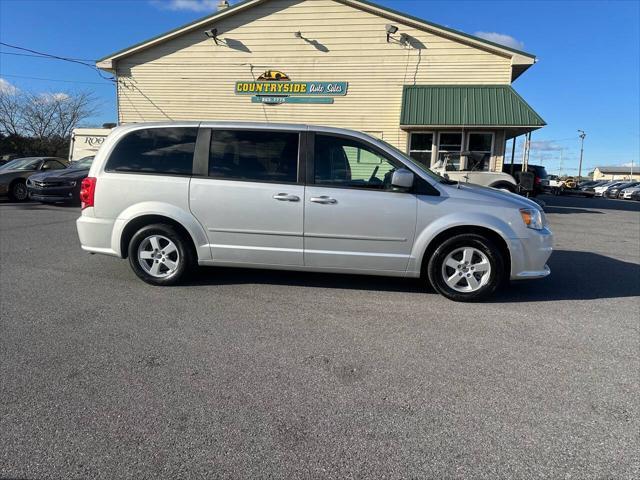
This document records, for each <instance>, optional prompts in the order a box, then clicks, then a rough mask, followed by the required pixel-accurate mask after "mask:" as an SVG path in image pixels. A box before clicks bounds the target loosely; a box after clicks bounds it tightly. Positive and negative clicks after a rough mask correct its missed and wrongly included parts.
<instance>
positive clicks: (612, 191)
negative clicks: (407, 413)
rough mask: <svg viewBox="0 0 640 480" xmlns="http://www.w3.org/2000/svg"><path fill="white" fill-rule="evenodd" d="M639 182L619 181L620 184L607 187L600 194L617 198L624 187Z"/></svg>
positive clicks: (632, 185)
mask: <svg viewBox="0 0 640 480" xmlns="http://www.w3.org/2000/svg"><path fill="white" fill-rule="evenodd" d="M638 184H640V182H627V183H621V184H620V185H614V186H612V187H611V188H609V189H607V190H606V191H605V192H604V193H603V194H602V196H603V197H607V198H618V197H619V196H620V192H622V190H624V189H625V188H631V187H635V186H636V185H638Z"/></svg>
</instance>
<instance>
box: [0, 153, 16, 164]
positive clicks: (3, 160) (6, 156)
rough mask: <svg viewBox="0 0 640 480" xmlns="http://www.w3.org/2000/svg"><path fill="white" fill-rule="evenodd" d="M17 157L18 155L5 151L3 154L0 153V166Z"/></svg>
mask: <svg viewBox="0 0 640 480" xmlns="http://www.w3.org/2000/svg"><path fill="white" fill-rule="evenodd" d="M19 157H20V156H19V155H16V154H15V153H5V154H4V155H0V167H1V166H2V165H5V164H6V163H9V162H10V161H11V160H14V159H16V158H19Z"/></svg>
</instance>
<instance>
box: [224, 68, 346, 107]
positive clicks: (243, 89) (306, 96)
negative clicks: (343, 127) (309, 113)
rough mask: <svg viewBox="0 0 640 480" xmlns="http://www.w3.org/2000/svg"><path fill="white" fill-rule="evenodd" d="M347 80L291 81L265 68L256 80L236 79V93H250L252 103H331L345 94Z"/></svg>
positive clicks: (280, 73) (283, 75) (279, 73)
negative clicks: (334, 98)
mask: <svg viewBox="0 0 640 480" xmlns="http://www.w3.org/2000/svg"><path fill="white" fill-rule="evenodd" d="M348 86H349V84H348V83H347V82H324V81H323V82H292V81H291V79H290V78H289V77H288V76H287V75H286V74H284V73H282V72H279V71H277V70H267V71H266V72H264V73H263V74H262V75H260V77H258V79H257V80H256V81H248V82H244V81H238V82H236V86H235V94H236V95H251V101H252V102H253V103H267V104H278V103H333V97H343V96H345V95H346V94H347V88H348Z"/></svg>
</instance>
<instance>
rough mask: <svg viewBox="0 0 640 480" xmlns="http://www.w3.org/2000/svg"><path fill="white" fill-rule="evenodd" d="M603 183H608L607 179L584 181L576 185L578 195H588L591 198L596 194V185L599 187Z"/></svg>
mask: <svg viewBox="0 0 640 480" xmlns="http://www.w3.org/2000/svg"><path fill="white" fill-rule="evenodd" d="M605 183H608V182H607V180H598V181H595V182H593V181H592V182H584V183H583V184H581V185H580V186H579V187H578V192H579V193H580V195H582V196H583V197H590V198H593V197H594V196H595V194H596V190H595V189H596V187H599V186H601V185H604V184H605Z"/></svg>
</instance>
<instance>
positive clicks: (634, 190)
mask: <svg viewBox="0 0 640 480" xmlns="http://www.w3.org/2000/svg"><path fill="white" fill-rule="evenodd" d="M638 192H640V187H637V186H636V187H631V188H625V189H624V190H622V192H621V194H620V197H618V198H624V199H625V200H629V199H631V198H632V197H633V196H634V194H636V196H637V194H638Z"/></svg>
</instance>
